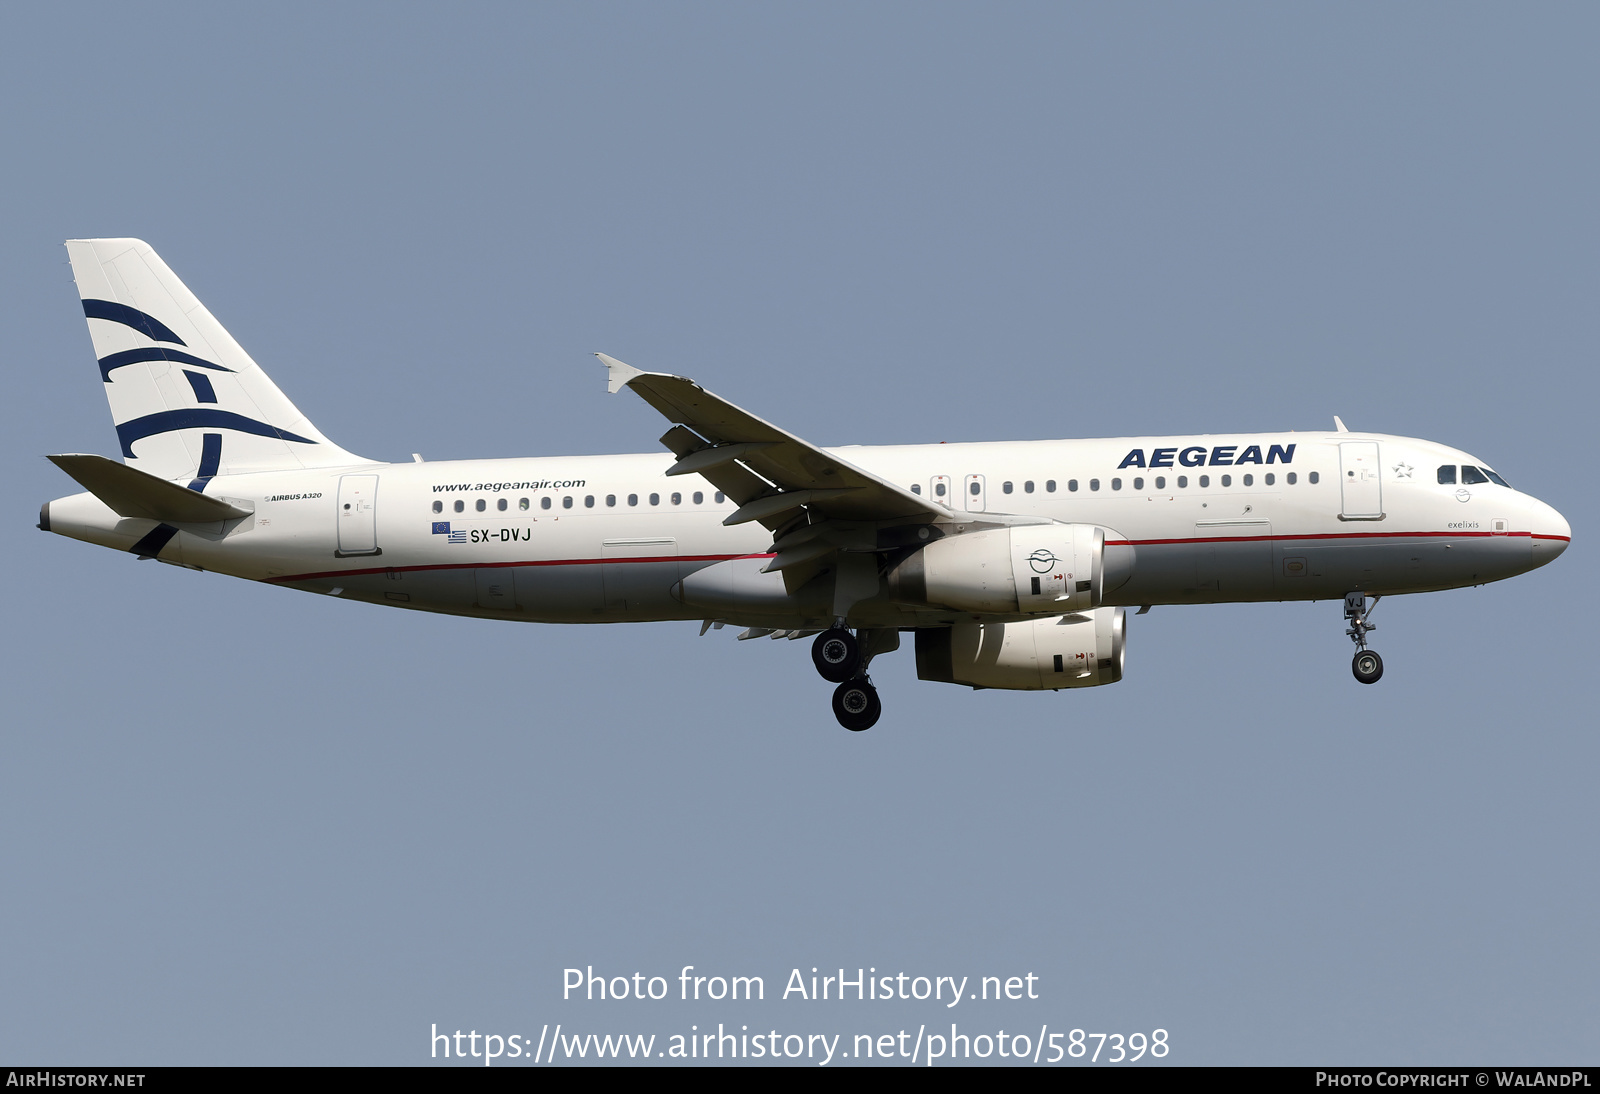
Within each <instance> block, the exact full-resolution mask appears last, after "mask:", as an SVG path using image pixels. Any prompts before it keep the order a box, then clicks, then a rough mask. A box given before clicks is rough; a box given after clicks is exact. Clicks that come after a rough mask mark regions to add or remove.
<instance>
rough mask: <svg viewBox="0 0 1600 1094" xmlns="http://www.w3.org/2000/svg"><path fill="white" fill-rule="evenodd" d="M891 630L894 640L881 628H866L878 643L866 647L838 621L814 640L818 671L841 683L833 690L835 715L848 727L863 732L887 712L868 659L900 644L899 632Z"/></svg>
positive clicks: (813, 648)
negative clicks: (874, 629)
mask: <svg viewBox="0 0 1600 1094" xmlns="http://www.w3.org/2000/svg"><path fill="white" fill-rule="evenodd" d="M888 634H889V636H891V637H890V640H889V641H885V640H884V638H883V637H881V636H880V632H877V631H872V632H867V631H863V632H862V635H863V636H864V637H865V636H868V635H870V636H871V637H872V638H873V639H874V641H872V642H869V643H868V644H869V645H872V646H874V647H875V648H873V649H871V650H870V651H863V650H862V648H861V647H862V642H861V639H859V638H857V637H856V636H855V635H853V634H851V633H850V632H849V631H848V630H846V629H845V628H844V627H843V626H842V625H840V624H835V625H834V626H832V627H830V628H829V629H828V630H825V631H823V632H822V633H821V634H819V635H817V638H816V641H814V642H813V643H811V660H812V662H813V663H814V664H815V665H816V666H817V672H818V673H819V674H820V675H821V676H822V678H823V679H824V680H827V681H828V682H830V683H834V684H838V685H839V686H838V687H837V688H835V689H834V691H833V716H834V717H835V718H837V719H839V724H840V725H842V726H844V728H846V729H848V730H852V731H854V732H857V733H859V732H860V731H861V730H863V729H871V728H872V727H873V726H874V725H875V724H877V721H878V717H879V716H880V715H881V714H882V713H883V704H882V703H881V702H880V701H879V700H878V689H877V688H875V687H873V686H872V680H871V678H870V677H868V676H867V663H868V662H869V661H871V660H872V657H873V655H874V654H876V653H886V652H888V650H890V649H893V648H894V647H895V646H898V645H899V644H900V636H899V634H898V633H896V632H894V631H889V632H888ZM891 643H892V644H891ZM877 647H881V648H877Z"/></svg>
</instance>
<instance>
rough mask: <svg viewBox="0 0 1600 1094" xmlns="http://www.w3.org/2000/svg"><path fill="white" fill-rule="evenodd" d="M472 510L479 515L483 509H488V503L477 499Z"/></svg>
mask: <svg viewBox="0 0 1600 1094" xmlns="http://www.w3.org/2000/svg"><path fill="white" fill-rule="evenodd" d="M473 508H474V509H476V510H477V511H478V512H480V513H481V512H483V511H484V510H485V509H487V508H489V503H488V502H487V501H485V500H484V499H483V498H479V499H478V500H477V502H476V503H475V504H474V505H473Z"/></svg>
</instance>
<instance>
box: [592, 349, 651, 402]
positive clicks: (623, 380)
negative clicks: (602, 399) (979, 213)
mask: <svg viewBox="0 0 1600 1094" xmlns="http://www.w3.org/2000/svg"><path fill="white" fill-rule="evenodd" d="M595 356H596V357H598V358H600V363H601V364H602V365H605V366H606V368H608V369H610V370H611V375H610V377H609V382H608V383H607V384H606V390H607V391H609V392H610V393H611V394H613V395H615V394H616V393H617V392H619V391H621V390H622V389H623V388H624V387H625V386H627V383H628V381H629V380H631V379H633V378H634V377H635V376H643V375H644V369H642V368H634V367H633V366H632V365H625V364H623V363H622V362H621V361H619V360H617V359H616V358H615V357H607V356H606V355H605V354H603V353H597V354H595Z"/></svg>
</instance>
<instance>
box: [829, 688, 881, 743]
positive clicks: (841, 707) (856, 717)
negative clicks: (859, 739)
mask: <svg viewBox="0 0 1600 1094" xmlns="http://www.w3.org/2000/svg"><path fill="white" fill-rule="evenodd" d="M882 714H883V704H882V703H881V702H879V701H878V689H877V688H875V687H873V686H872V685H871V684H869V683H868V682H867V681H866V680H864V679H858V680H846V681H845V682H844V683H842V684H840V685H839V686H838V687H836V688H834V689H833V716H834V717H835V718H837V719H839V724H840V725H842V726H844V728H846V729H848V730H850V731H851V732H853V733H860V732H861V731H862V730H863V729H871V728H872V727H873V726H875V725H877V724H878V718H879V716H880V715H882Z"/></svg>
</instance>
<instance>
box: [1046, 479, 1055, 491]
mask: <svg viewBox="0 0 1600 1094" xmlns="http://www.w3.org/2000/svg"><path fill="white" fill-rule="evenodd" d="M1044 492H1045V493H1046V494H1054V493H1055V492H1056V480H1055V479H1045V480H1044Z"/></svg>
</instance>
